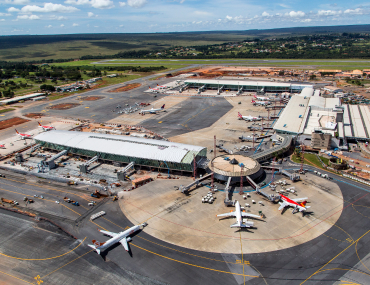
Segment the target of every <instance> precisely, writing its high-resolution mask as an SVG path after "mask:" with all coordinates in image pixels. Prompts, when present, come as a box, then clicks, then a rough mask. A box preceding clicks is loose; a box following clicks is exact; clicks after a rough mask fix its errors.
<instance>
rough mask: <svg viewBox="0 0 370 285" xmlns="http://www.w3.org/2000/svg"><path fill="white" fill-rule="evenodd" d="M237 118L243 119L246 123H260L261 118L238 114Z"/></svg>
mask: <svg viewBox="0 0 370 285" xmlns="http://www.w3.org/2000/svg"><path fill="white" fill-rule="evenodd" d="M238 117H239V118H240V119H243V120H246V121H249V122H253V121H260V120H261V119H262V118H260V117H253V116H243V115H242V114H240V113H239V112H238Z"/></svg>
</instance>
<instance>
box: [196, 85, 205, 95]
mask: <svg viewBox="0 0 370 285" xmlns="http://www.w3.org/2000/svg"><path fill="white" fill-rule="evenodd" d="M206 86H207V85H203V86H202V87H200V88H199V89H198V94H200V93H202V92H203V91H204V90H205V89H206Z"/></svg>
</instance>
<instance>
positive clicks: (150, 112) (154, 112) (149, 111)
mask: <svg viewBox="0 0 370 285" xmlns="http://www.w3.org/2000/svg"><path fill="white" fill-rule="evenodd" d="M164 106H165V104H163V105H162V107H161V108H159V109H153V108H151V109H149V110H141V111H140V114H142V115H145V114H146V113H149V114H156V113H157V112H161V111H163V110H164Z"/></svg>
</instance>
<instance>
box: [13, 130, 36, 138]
mask: <svg viewBox="0 0 370 285" xmlns="http://www.w3.org/2000/svg"><path fill="white" fill-rule="evenodd" d="M15 132H16V133H17V135H18V136H20V137H21V139H22V140H25V139H32V135H28V134H21V133H19V132H18V131H17V130H15Z"/></svg>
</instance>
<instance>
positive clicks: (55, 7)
mask: <svg viewBox="0 0 370 285" xmlns="http://www.w3.org/2000/svg"><path fill="white" fill-rule="evenodd" d="M76 11H79V9H77V8H75V7H72V6H64V5H62V4H54V3H45V4H44V7H40V6H36V5H27V6H24V7H23V8H22V9H21V12H22V13H32V12H43V13H50V12H62V13H72V12H76Z"/></svg>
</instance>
